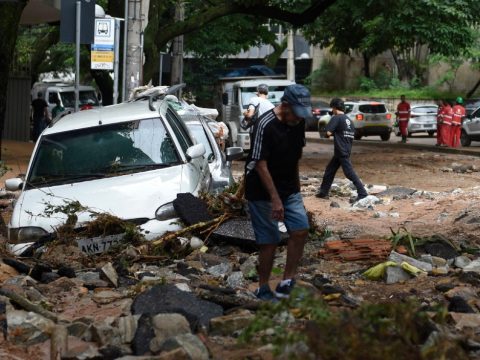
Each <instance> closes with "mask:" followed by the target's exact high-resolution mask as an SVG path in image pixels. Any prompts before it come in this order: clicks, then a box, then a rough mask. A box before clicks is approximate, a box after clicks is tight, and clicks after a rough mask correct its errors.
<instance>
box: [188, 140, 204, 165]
mask: <svg viewBox="0 0 480 360" xmlns="http://www.w3.org/2000/svg"><path fill="white" fill-rule="evenodd" d="M186 155H187V160H188V161H190V160H192V159H197V158H199V157H202V156H203V155H205V146H203V144H196V145H193V146H190V147H189V148H188V149H187V151H186Z"/></svg>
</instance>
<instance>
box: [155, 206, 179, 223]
mask: <svg viewBox="0 0 480 360" xmlns="http://www.w3.org/2000/svg"><path fill="white" fill-rule="evenodd" d="M176 217H178V215H177V212H176V211H175V209H174V208H173V203H166V204H164V205H162V206H160V207H159V208H158V209H157V211H155V219H157V220H160V221H164V220H170V219H174V218H176Z"/></svg>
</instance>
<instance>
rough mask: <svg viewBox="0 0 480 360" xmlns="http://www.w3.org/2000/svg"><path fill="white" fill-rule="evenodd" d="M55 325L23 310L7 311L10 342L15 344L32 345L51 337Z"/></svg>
mask: <svg viewBox="0 0 480 360" xmlns="http://www.w3.org/2000/svg"><path fill="white" fill-rule="evenodd" d="M54 326H55V323H54V322H53V321H51V320H49V319H46V318H44V317H43V316H41V315H39V314H37V313H34V312H26V311H23V310H7V329H8V340H9V341H10V342H12V343H13V344H18V345H32V344H37V343H40V342H43V341H45V340H47V339H48V338H49V337H50V334H51V331H52V329H53V327H54Z"/></svg>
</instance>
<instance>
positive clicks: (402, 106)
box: [395, 95, 410, 143]
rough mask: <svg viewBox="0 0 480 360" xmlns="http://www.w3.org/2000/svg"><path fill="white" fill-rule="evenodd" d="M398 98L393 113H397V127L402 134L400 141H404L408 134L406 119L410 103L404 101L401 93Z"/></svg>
mask: <svg viewBox="0 0 480 360" xmlns="http://www.w3.org/2000/svg"><path fill="white" fill-rule="evenodd" d="M400 100H401V101H400V103H399V104H398V106H397V112H396V113H395V114H396V115H397V120H398V127H399V129H400V133H401V134H402V143H406V142H407V136H408V121H409V120H410V104H409V103H408V102H406V101H405V95H402V96H401V97H400Z"/></svg>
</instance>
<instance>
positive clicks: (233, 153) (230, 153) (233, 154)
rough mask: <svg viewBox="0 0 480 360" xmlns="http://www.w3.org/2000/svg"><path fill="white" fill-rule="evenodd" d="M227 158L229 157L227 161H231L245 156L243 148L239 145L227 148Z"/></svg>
mask: <svg viewBox="0 0 480 360" xmlns="http://www.w3.org/2000/svg"><path fill="white" fill-rule="evenodd" d="M225 158H226V159H227V163H231V162H232V161H233V160H239V159H241V158H243V149H242V148H241V147H239V146H234V147H229V148H226V149H225Z"/></svg>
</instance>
